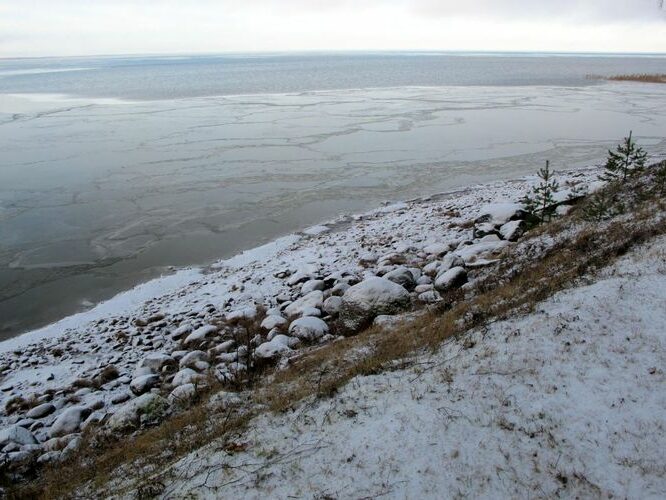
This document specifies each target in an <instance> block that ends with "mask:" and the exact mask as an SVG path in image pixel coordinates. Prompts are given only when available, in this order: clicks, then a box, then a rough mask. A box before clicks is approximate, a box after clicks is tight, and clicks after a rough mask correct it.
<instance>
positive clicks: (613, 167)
mask: <svg viewBox="0 0 666 500" xmlns="http://www.w3.org/2000/svg"><path fill="white" fill-rule="evenodd" d="M631 135H632V132H629V137H625V138H624V142H623V143H622V144H620V145H618V147H617V151H611V150H610V149H609V150H608V159H607V160H606V165H605V167H604V169H605V171H604V173H603V174H601V175H600V176H599V179H601V180H602V181H606V182H613V181H616V180H621V181H622V182H625V181H626V180H627V177H628V176H629V175H632V174H634V173H636V172H639V171H640V170H642V169H643V168H644V167H645V161H646V160H647V153H646V152H645V151H643V148H641V147H640V146H637V145H636V143H635V142H634V141H633V140H632V138H631Z"/></svg>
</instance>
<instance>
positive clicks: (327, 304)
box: [322, 295, 342, 316]
mask: <svg viewBox="0 0 666 500" xmlns="http://www.w3.org/2000/svg"><path fill="white" fill-rule="evenodd" d="M340 307H342V297H338V296H336V295H333V296H331V297H329V298H327V299H326V300H325V301H324V305H323V306H322V308H323V309H324V312H325V313H326V314H330V315H331V316H335V315H336V314H338V313H339V312H340Z"/></svg>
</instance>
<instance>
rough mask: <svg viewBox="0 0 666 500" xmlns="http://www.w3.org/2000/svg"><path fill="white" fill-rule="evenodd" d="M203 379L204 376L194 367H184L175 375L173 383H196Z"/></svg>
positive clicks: (176, 384)
mask: <svg viewBox="0 0 666 500" xmlns="http://www.w3.org/2000/svg"><path fill="white" fill-rule="evenodd" d="M203 380H204V376H203V375H201V374H200V373H197V372H195V371H194V370H193V369H192V368H183V369H182V370H180V371H179V372H178V373H176V374H175V375H174V376H173V380H172V381H171V385H172V386H174V387H177V386H179V385H185V384H196V383H198V382H202V381H203Z"/></svg>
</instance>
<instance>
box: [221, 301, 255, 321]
mask: <svg viewBox="0 0 666 500" xmlns="http://www.w3.org/2000/svg"><path fill="white" fill-rule="evenodd" d="M257 314H258V311H257V306H254V305H252V306H247V307H243V308H242V309H237V310H235V311H232V312H230V313H229V314H227V315H226V320H227V321H229V322H230V323H235V322H238V321H242V320H252V319H254V318H256V316H257Z"/></svg>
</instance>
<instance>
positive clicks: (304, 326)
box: [271, 316, 328, 342]
mask: <svg viewBox="0 0 666 500" xmlns="http://www.w3.org/2000/svg"><path fill="white" fill-rule="evenodd" d="M327 333H328V325H327V324H326V322H325V321H324V320H322V319H319V318H314V317H312V316H304V317H302V318H299V319H297V320H296V321H293V322H292V323H291V325H289V334H290V335H292V336H294V337H298V338H299V339H301V340H317V339H319V338H321V337H323V336H324V335H326V334H327ZM276 338H277V337H276ZM274 340H275V339H273V340H272V341H271V342H273V341H274Z"/></svg>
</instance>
